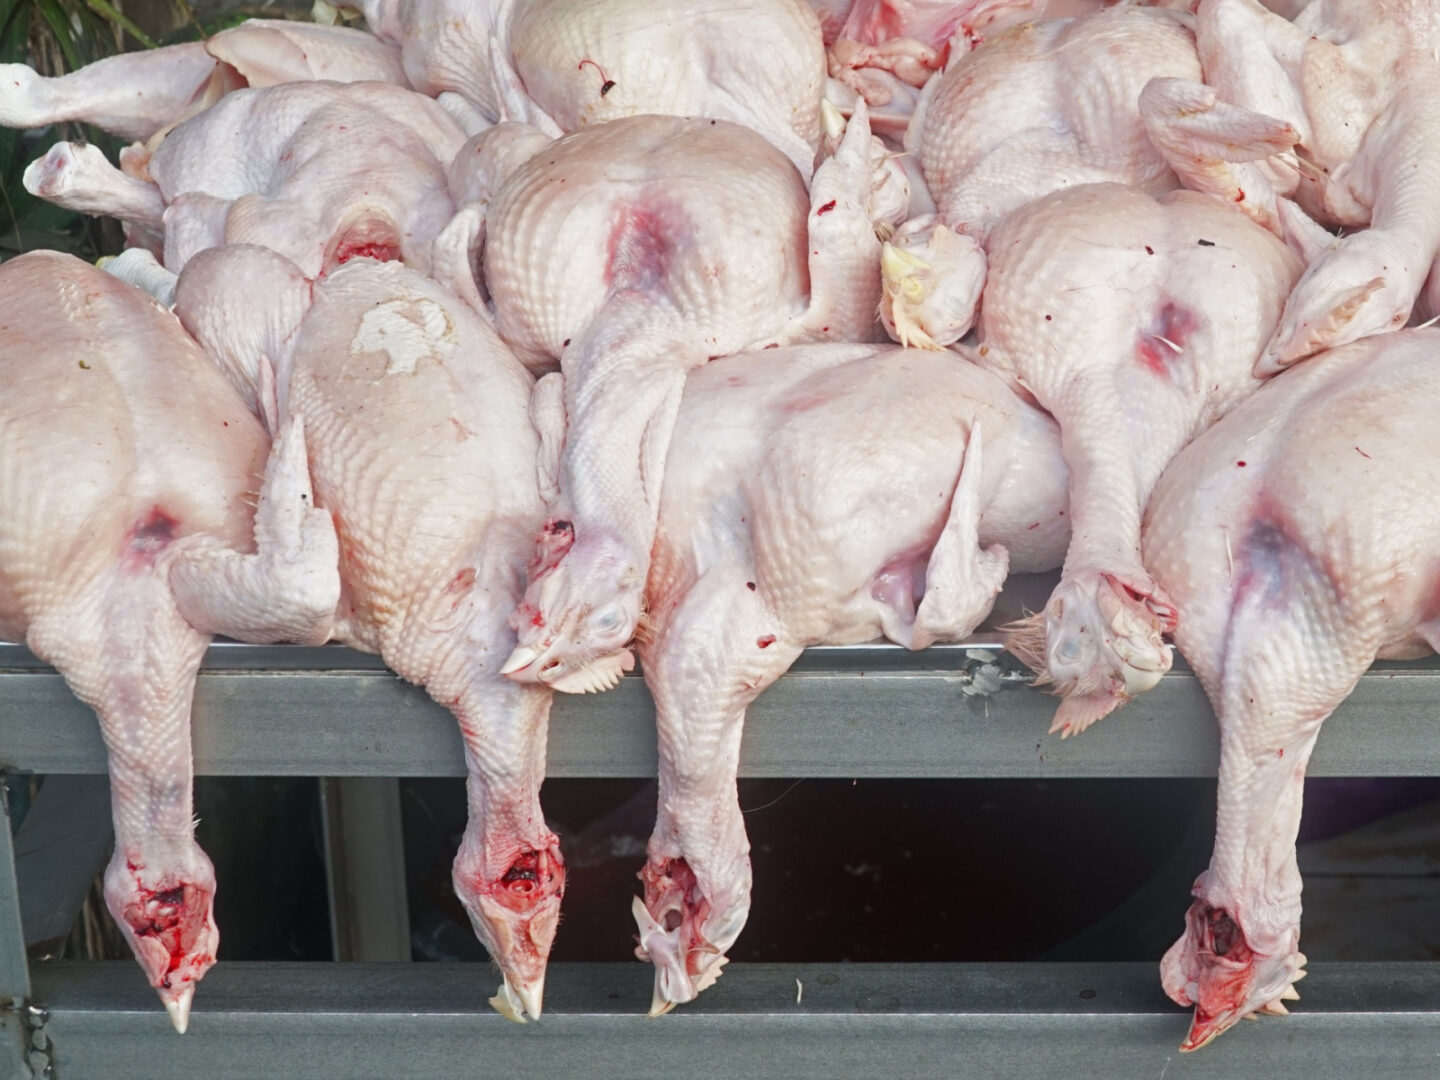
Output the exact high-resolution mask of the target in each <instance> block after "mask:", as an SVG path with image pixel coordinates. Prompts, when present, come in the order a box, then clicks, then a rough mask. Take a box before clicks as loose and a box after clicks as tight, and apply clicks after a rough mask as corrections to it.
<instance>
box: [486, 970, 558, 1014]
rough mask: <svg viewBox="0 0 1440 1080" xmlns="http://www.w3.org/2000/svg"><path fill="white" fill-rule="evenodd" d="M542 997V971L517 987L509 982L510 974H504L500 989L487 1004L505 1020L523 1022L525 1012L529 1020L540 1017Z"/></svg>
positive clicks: (543, 991)
mask: <svg viewBox="0 0 1440 1080" xmlns="http://www.w3.org/2000/svg"><path fill="white" fill-rule="evenodd" d="M544 997H545V975H544V973H543V972H542V973H541V975H540V978H538V979H536V980H535V981H534V982H533V983H529V984H524V983H522V984H521V985H520V987H519V988H518V989H517V988H516V987H515V986H514V985H513V984H512V983H511V982H510V976H509V975H506V976H505V981H504V982H502V983H501V984H500V989H499V990H497V991H496V992H495V996H494V997H492V998H491V999H490V1001H489V1005H490V1007H491V1008H492V1009H494V1010H495V1011H496V1012H498V1013H499V1014H500V1015H501V1016H503V1017H505V1019H506V1020H513V1021H514V1022H515V1023H517V1024H523V1023H525V1019H526V1014H527V1013H528V1014H529V1018H530V1019H531V1020H539V1019H540V1009H541V1002H542V1000H543V998H544Z"/></svg>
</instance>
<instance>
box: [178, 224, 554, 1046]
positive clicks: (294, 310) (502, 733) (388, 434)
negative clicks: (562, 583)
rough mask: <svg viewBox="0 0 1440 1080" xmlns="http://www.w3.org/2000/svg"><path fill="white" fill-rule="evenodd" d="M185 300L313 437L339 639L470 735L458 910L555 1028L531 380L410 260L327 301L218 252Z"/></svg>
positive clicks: (246, 254) (318, 288)
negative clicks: (529, 596) (511, 669)
mask: <svg viewBox="0 0 1440 1080" xmlns="http://www.w3.org/2000/svg"><path fill="white" fill-rule="evenodd" d="M175 298H176V308H177V311H179V313H180V314H181V315H182V317H183V318H184V320H185V323H186V325H187V326H188V327H190V328H191V329H192V331H193V332H194V333H195V334H196V336H197V337H198V338H199V339H200V341H201V342H202V343H203V344H204V345H205V347H206V349H207V350H208V351H209V352H210V354H211V355H212V357H214V358H215V359H216V360H217V361H218V362H219V363H220V365H221V366H222V367H223V368H224V370H225V371H226V372H227V373H228V374H229V375H230V377H231V378H232V379H234V380H235V382H236V383H237V384H239V385H240V386H242V387H243V388H244V389H245V391H246V394H247V396H248V397H250V398H251V400H253V401H255V402H256V403H257V405H258V406H259V411H260V412H261V413H262V414H263V415H266V416H278V417H279V418H280V423H281V424H282V425H283V424H284V423H286V422H287V418H290V417H296V418H300V419H301V420H302V421H303V422H304V424H305V430H306V432H307V435H308V437H309V460H310V473H311V476H312V477H313V480H314V484H315V499H316V503H317V505H319V506H322V507H325V508H326V509H328V510H329V511H330V512H331V513H332V514H333V515H334V517H335V527H336V530H337V532H338V534H339V537H340V576H341V579H342V581H343V584H344V595H343V597H342V600H341V604H340V608H339V611H338V613H337V615H336V619H335V629H334V637H335V638H336V639H338V640H340V641H343V642H345V643H346V644H348V645H350V646H352V647H354V648H357V649H363V650H364V651H366V652H375V653H379V654H380V655H381V657H383V658H384V660H385V662H386V664H388V665H389V666H390V667H391V668H392V669H393V670H394V671H395V672H396V674H398V675H400V676H401V677H402V678H404V679H408V680H409V681H411V682H413V683H416V684H418V685H420V686H423V687H425V689H426V690H427V692H428V693H429V694H430V696H431V697H433V698H434V699H435V700H436V701H437V702H439V703H440V704H441V705H444V706H445V707H446V708H448V709H450V710H451V711H452V712H453V713H454V714H455V717H456V719H457V720H458V721H459V722H460V732H461V735H462V736H463V739H464V744H465V758H466V765H467V770H468V776H469V783H468V792H469V809H470V818H469V824H468V826H467V828H466V831H465V835H464V838H463V839H462V841H461V845H460V850H459V853H458V854H457V855H456V858H455V864H454V886H455V893H456V895H457V896H458V897H459V898H460V900H461V902H462V903H463V904H464V906H465V909H466V910H467V911H468V912H469V914H470V918H471V921H472V923H473V925H474V928H475V931H476V933H477V935H478V936H479V937H480V939H481V941H483V942H484V943H485V946H486V947H487V948H488V949H489V950H490V954H491V955H492V956H493V957H494V958H495V961H496V962H497V963H498V964H499V966H500V969H501V971H502V972H503V974H504V983H503V984H502V986H501V987H500V991H499V993H498V995H497V996H496V997H495V998H494V999H493V1000H492V1002H491V1004H493V1005H494V1006H495V1007H496V1008H497V1009H498V1010H499V1011H500V1012H502V1013H504V1014H505V1015H506V1016H508V1017H510V1018H511V1019H515V1020H522V1019H524V1017H525V1016H526V1015H527V1014H528V1015H530V1016H532V1017H538V1016H539V1015H540V1009H541V999H542V994H543V991H544V984H545V963H546V959H547V957H548V955H549V952H550V944H551V942H552V941H553V939H554V936H555V928H556V926H557V924H558V921H559V915H560V896H561V893H562V892H563V891H564V884H565V865H564V861H563V859H562V858H561V855H560V848H559V842H558V841H557V840H556V838H555V835H554V834H553V833H552V832H551V831H550V830H549V828H547V827H546V824H545V818H544V815H543V813H542V812H541V809H540V801H539V792H540V785H541V782H542V781H543V780H544V778H545V736H546V724H547V721H548V717H549V713H550V697H551V693H550V690H549V689H548V688H547V687H545V686H536V685H521V684H517V683H515V682H513V681H512V680H510V679H507V678H505V677H504V676H502V675H501V674H500V667H501V665H502V664H503V663H504V661H505V658H506V657H507V656H509V655H510V652H511V650H512V649H513V648H514V646H515V634H514V631H513V630H511V629H510V626H509V621H508V620H509V616H510V613H511V611H513V610H514V608H515V605H516V604H517V603H518V602H519V600H520V598H521V596H522V594H523V592H524V587H525V571H526V564H527V561H528V559H529V557H530V553H531V551H532V548H533V542H534V537H535V534H536V533H537V532H538V531H539V529H540V526H541V523H542V522H543V520H544V511H543V506H542V503H541V500H540V494H539V489H538V486H537V473H536V460H537V457H538V454H539V447H538V441H537V437H536V434H535V431H534V429H533V428H532V427H531V424H530V420H529V413H528V410H529V401H530V392H531V386H532V383H533V379H532V377H531V376H530V374H529V373H528V372H526V370H525V369H524V368H523V367H522V366H521V365H520V363H519V362H518V361H517V360H516V359H515V357H514V355H513V354H512V353H511V352H510V351H509V350H508V349H507V348H506V347H505V346H504V344H503V343H502V342H501V341H500V340H499V339H498V338H497V337H496V336H495V333H494V331H493V330H492V329H491V328H490V327H489V325H488V324H486V322H485V321H484V320H483V319H481V318H480V317H479V315H478V314H477V313H476V312H475V311H473V310H472V309H470V308H469V307H468V306H466V305H465V304H463V303H462V302H461V301H460V300H459V299H457V298H456V297H455V295H454V294H453V293H451V292H449V291H448V290H447V289H445V288H444V287H442V286H441V285H439V284H437V283H436V282H434V281H431V280H429V279H427V278H425V277H422V276H421V275H419V274H417V273H414V272H413V271H410V270H407V269H405V268H404V267H402V266H399V265H398V264H395V263H376V262H373V261H371V260H368V259H360V260H357V261H355V262H354V263H350V264H347V265H346V266H345V267H342V268H341V269H339V270H337V271H336V272H335V273H334V274H332V275H330V276H329V277H327V279H326V280H325V281H324V282H323V283H321V284H319V285H315V286H313V288H312V285H311V283H310V282H309V281H307V280H306V279H305V277H304V276H303V275H302V274H301V273H300V272H299V270H298V269H297V268H296V267H294V266H293V265H291V264H288V263H286V262H285V260H284V259H283V258H282V257H281V256H279V255H277V254H276V253H275V252H273V251H270V250H268V249H265V248H259V247H247V246H240V247H225V248H217V249H214V250H212V251H208V252H205V253H204V254H202V255H200V256H197V257H196V258H195V259H194V260H192V262H191V263H190V265H189V266H187V267H186V269H185V271H184V273H182V274H181V275H180V278H179V281H178V282H177V283H176V285H175Z"/></svg>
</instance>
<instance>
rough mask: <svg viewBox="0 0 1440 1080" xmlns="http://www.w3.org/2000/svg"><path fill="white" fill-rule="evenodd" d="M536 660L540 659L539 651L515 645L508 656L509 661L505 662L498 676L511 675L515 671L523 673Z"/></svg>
mask: <svg viewBox="0 0 1440 1080" xmlns="http://www.w3.org/2000/svg"><path fill="white" fill-rule="evenodd" d="M538 659H540V650H539V649H536V648H534V647H533V646H531V645H517V646H515V651H514V652H512V653H511V654H510V659H508V660H506V661H505V664H504V666H503V667H502V668H501V669H500V674H501V675H513V674H515V673H516V672H517V671H524V670H525V669H526V668H527V667H529V666H530V665H531V664H533V663H534V662H535V661H536V660H538Z"/></svg>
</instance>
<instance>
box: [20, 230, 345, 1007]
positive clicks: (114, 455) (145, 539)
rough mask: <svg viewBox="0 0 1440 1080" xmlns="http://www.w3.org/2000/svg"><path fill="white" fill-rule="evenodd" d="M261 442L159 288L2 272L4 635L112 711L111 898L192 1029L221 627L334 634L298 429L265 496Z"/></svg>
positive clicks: (328, 556) (39, 268) (35, 257)
mask: <svg viewBox="0 0 1440 1080" xmlns="http://www.w3.org/2000/svg"><path fill="white" fill-rule="evenodd" d="M37 312H43V313H46V314H47V315H48V316H49V318H48V320H47V321H45V322H43V323H41V322H37V320H36V313H37ZM267 449H268V441H267V439H266V437H265V432H264V430H263V429H262V428H261V426H260V424H258V423H257V422H256V421H255V419H254V418H253V417H252V416H251V415H250V414H249V413H248V412H247V411H246V409H245V405H244V403H243V402H242V401H241V400H240V398H239V397H238V396H237V395H236V394H235V392H234V391H233V390H232V389H231V388H230V387H229V386H228V385H226V383H225V380H224V379H223V378H221V376H220V374H219V372H217V371H216V370H215V368H214V366H213V365H212V364H211V363H210V362H209V361H208V360H207V359H206V358H205V355H204V354H203V353H202V352H201V351H200V349H199V348H198V347H197V346H196V345H195V343H194V342H193V341H192V340H191V339H190V338H189V337H187V336H186V335H185V333H184V331H182V330H181V329H180V326H179V324H178V323H176V321H175V319H174V317H173V316H171V315H170V314H169V313H168V312H166V311H164V310H163V309H162V308H160V307H159V306H158V305H156V304H155V303H154V301H152V300H151V299H150V298H149V297H148V296H146V295H145V294H144V293H142V292H140V291H139V290H138V289H135V288H132V287H131V286H129V285H126V284H123V283H122V282H120V281H117V280H115V279H114V278H112V277H110V276H109V275H107V274H105V273H104V272H102V271H100V270H97V269H95V268H94V267H92V266H89V265H87V264H85V263H83V262H81V261H79V260H77V259H74V258H72V257H70V256H68V255H59V254H55V253H51V252H43V253H42V252H35V253H32V254H29V255H22V256H20V257H19V258H16V259H13V260H11V261H10V262H8V263H6V264H5V265H4V266H0V506H3V507H4V512H3V513H0V638H5V639H9V640H12V641H17V640H18V641H24V642H25V643H26V645H28V646H29V648H30V649H31V650H32V651H33V652H34V653H35V655H37V656H38V657H40V658H41V659H42V660H45V661H47V662H48V663H51V664H53V665H54V666H55V667H56V668H57V669H58V670H59V672H60V673H61V675H63V676H64V677H65V680H66V682H67V683H68V684H69V686H70V688H71V689H72V690H73V691H74V692H75V695H76V696H77V697H78V698H80V700H82V701H83V702H85V703H86V704H87V705H89V706H91V707H92V708H93V709H94V710H95V711H96V713H97V714H98V716H99V718H100V730H101V733H102V734H103V735H104V738H105V745H106V748H107V750H108V752H109V764H110V789H111V806H112V812H113V816H114V824H115V851H114V854H113V855H112V857H111V859H110V863H109V866H108V867H107V869H106V871H105V881H104V888H105V901H106V905H107V906H108V907H109V909H110V913H111V914H112V915H113V916H114V917H115V922H116V925H117V926H119V928H120V931H121V933H122V934H124V936H125V939H126V941H128V942H129V944H130V947H131V949H132V950H133V951H134V953H135V958H136V959H137V960H138V961H139V962H140V966H141V967H142V968H143V969H144V970H145V975H146V977H147V978H148V979H149V980H150V983H151V985H153V986H154V987H155V989H156V990H157V991H158V992H159V995H160V999H161V1001H163V1002H164V1004H165V1007H166V1009H167V1010H168V1011H169V1012H170V1016H171V1019H172V1020H173V1021H174V1024H175V1027H176V1028H177V1029H178V1030H180V1031H182V1032H183V1031H184V1030H185V1027H186V1024H187V1022H188V1018H189V1013H190V1004H191V1001H192V999H193V997H194V994H195V984H196V983H197V982H198V981H199V980H200V979H201V978H202V977H203V976H204V974H205V972H206V971H208V970H209V969H210V967H211V965H213V964H214V963H215V952H216V948H217V947H218V945H219V932H218V931H217V930H216V927H215V921H214V915H213V905H214V897H215V872H214V869H213V867H212V866H211V864H210V860H209V859H208V858H207V857H206V855H205V853H204V852H203V851H202V850H201V849H200V847H199V845H198V844H196V842H195V821H194V807H193V805H192V800H191V785H192V777H193V771H192V765H191V760H190V700H191V696H192V693H193V691H194V687H195V677H196V675H197V673H198V672H199V669H200V660H201V657H202V656H203V654H204V652H205V648H206V646H207V645H208V643H209V641H210V636H211V635H212V634H215V633H224V634H228V635H229V636H231V637H236V638H240V639H242V640H246V641H276V640H294V641H303V642H309V643H319V642H321V641H324V640H325V638H326V636H327V635H328V632H329V626H330V618H331V615H332V614H333V612H334V609H335V604H336V602H337V599H338V596H339V591H340V584H339V579H338V576H337V574H336V558H337V546H336V538H335V532H334V529H333V527H332V525H331V523H330V518H329V515H328V514H326V513H324V512H323V511H319V510H316V509H314V508H313V504H312V502H311V494H310V485H309V479H308V477H307V475H306V472H305V443H304V437H303V432H302V431H301V429H300V428H299V427H298V425H290V426H287V428H286V429H285V431H284V434H283V435H282V436H281V439H280V440H279V441H278V442H277V443H276V447H275V451H274V456H273V457H272V459H271V462H270V468H269V471H268V474H267V478H266V480H265V483H264V485H263V486H261V485H260V473H261V470H262V468H263V467H264V466H265V461H266V453H267ZM257 488H258V489H259V508H258V510H252V509H251V507H252V506H253V505H254V504H253V503H252V502H251V501H250V500H251V499H252V498H253V497H254V493H255V492H256V490H257Z"/></svg>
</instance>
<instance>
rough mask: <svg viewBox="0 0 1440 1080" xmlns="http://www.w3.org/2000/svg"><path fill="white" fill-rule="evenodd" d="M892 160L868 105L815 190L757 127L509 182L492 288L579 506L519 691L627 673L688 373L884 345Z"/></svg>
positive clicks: (624, 130)
mask: <svg viewBox="0 0 1440 1080" xmlns="http://www.w3.org/2000/svg"><path fill="white" fill-rule="evenodd" d="M883 157H884V154H883V151H882V150H881V149H880V148H878V147H877V146H876V144H875V143H874V141H873V140H872V138H871V136H870V134H869V130H868V128H867V127H866V124H865V116H864V110H863V109H861V110H860V111H859V112H858V113H857V114H856V116H855V118H854V119H853V120H852V121H851V123H850V125H849V127H848V129H847V130H846V131H845V134H844V136H843V142H842V143H841V145H840V147H839V149H838V150H837V152H836V154H835V155H834V156H833V157H830V158H827V159H826V161H825V162H824V163H823V164H822V165H821V166H820V168H819V169H818V170H817V171H816V175H815V179H814V182H813V183H812V185H811V187H810V190H809V192H808V193H807V191H806V187H805V183H804V180H803V179H802V178H801V176H800V174H799V173H798V172H797V171H796V169H795V167H794V166H793V165H791V164H790V163H789V162H788V161H786V160H785V158H784V157H783V156H782V155H781V154H780V153H779V152H778V151H776V150H775V148H774V147H772V146H771V145H770V144H769V143H767V142H766V141H765V140H764V139H762V138H760V137H759V136H757V135H756V134H755V133H754V132H752V131H750V130H749V129H747V128H742V127H739V126H736V125H733V124H727V123H725V122H723V121H718V120H704V119H688V120H685V119H679V118H675V117H663V116H646V117H635V118H633V119H628V120H614V121H611V122H610V123H608V124H604V125H600V126H597V127H594V128H590V129H587V130H586V131H583V132H579V133H577V134H575V135H571V136H567V137H566V138H564V139H561V140H559V141H558V142H556V143H554V145H553V146H550V147H548V148H546V149H545V150H543V151H542V152H540V153H539V154H537V155H536V156H535V157H533V158H531V159H530V160H529V161H528V162H526V163H525V164H524V165H522V166H521V167H520V168H519V169H517V170H516V171H515V172H514V174H513V175H511V176H510V178H509V179H508V180H507V181H506V182H505V183H504V184H503V185H502V187H501V189H500V191H499V193H498V194H497V195H496V196H495V197H494V199H493V200H492V201H491V202H490V205H489V214H488V218H487V219H486V222H485V251H484V267H485V275H484V276H485V281H486V283H487V285H488V286H489V290H490V295H491V298H492V299H493V301H494V305H495V319H496V326H497V329H498V330H499V332H500V336H501V337H502V338H504V339H505V340H506V342H507V343H509V344H510V345H511V346H512V347H513V348H514V349H515V350H516V352H517V354H518V355H519V356H520V358H521V359H522V360H523V361H525V362H526V363H528V364H530V365H531V366H533V367H542V366H544V365H548V364H551V363H553V362H554V361H555V360H557V359H558V360H559V362H560V367H561V370H562V372H563V375H564V380H563V383H564V385H563V389H564V393H563V406H564V407H563V410H550V413H551V418H550V419H549V420H542V421H541V422H542V424H544V425H545V426H546V428H547V429H548V430H549V432H550V435H549V436H548V437H549V438H550V441H551V442H552V443H554V444H557V445H558V443H559V441H560V440H561V439H562V438H563V440H564V443H565V451H564V462H563V472H562V476H561V478H560V487H561V488H562V489H563V491H564V492H565V493H566V502H567V504H568V505H567V509H566V512H565V515H564V517H563V518H559V519H557V520H555V521H553V522H551V523H550V524H549V525H547V527H546V531H545V533H544V535H543V536H542V537H541V540H540V545H541V549H542V553H541V557H540V559H539V562H538V564H537V567H536V570H535V572H533V573H532V574H531V577H530V585H529V588H528V589H527V591H526V594H525V602H524V603H523V604H522V605H521V607H520V609H519V610H518V612H517V616H516V627H517V629H518V631H519V635H520V639H519V640H520V645H519V647H518V648H517V649H516V652H515V655H514V656H513V657H512V658H511V660H510V661H509V662H508V663H507V665H506V671H507V672H508V673H509V674H510V675H511V676H512V677H514V678H517V679H525V680H540V681H544V682H548V683H549V684H550V685H551V686H553V687H555V688H556V689H560V690H568V691H585V690H597V689H604V688H606V687H608V686H610V685H613V683H614V682H615V680H617V679H618V678H619V676H620V673H621V671H622V670H624V669H626V668H628V667H629V666H630V664H631V663H633V660H632V658H631V654H630V653H629V652H628V651H627V650H626V649H625V645H626V643H627V642H629V641H630V639H631V637H632V636H633V635H634V633H635V630H636V627H637V625H638V624H639V621H640V616H641V606H642V596H643V591H644V586H645V577H646V571H647V568H648V566H649V562H650V547H651V543H652V541H653V539H654V534H655V516H656V514H657V512H658V507H659V498H660V481H661V477H662V475H663V473H664V468H665V460H666V455H667V452H668V447H669V442H670V436H671V433H672V431H673V430H674V426H675V415H676V410H677V409H678V408H679V404H680V397H681V395H682V393H683V390H684V385H685V376H686V373H687V372H688V371H689V370H691V369H693V368H695V367H698V366H699V365H701V364H704V363H705V362H706V361H707V360H708V359H711V358H713V357H717V356H725V355H728V354H730V353H733V352H737V351H739V350H740V349H743V348H746V347H749V346H755V345H767V344H778V343H781V342H789V341H805V340H822V341H823V340H838V341H845V340H865V339H867V338H869V337H871V336H872V335H873V332H874V331H873V328H874V325H875V307H876V303H877V300H878V294H879V281H878V279H877V275H876V274H875V266H876V261H877V257H878V252H879V241H878V240H877V239H876V238H875V232H874V225H873V214H874V211H873V209H872V205H873V204H874V203H875V202H876V200H877V199H878V198H880V197H882V195H883V193H877V192H876V191H875V185H876V183H877V177H878V178H881V179H885V178H888V177H891V176H892V174H891V173H889V172H888V171H887V170H886V169H885V167H884V161H883ZM541 411H542V412H544V411H546V410H541ZM567 425H568V428H567ZM567 430H568V434H565V433H566V432H567Z"/></svg>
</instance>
